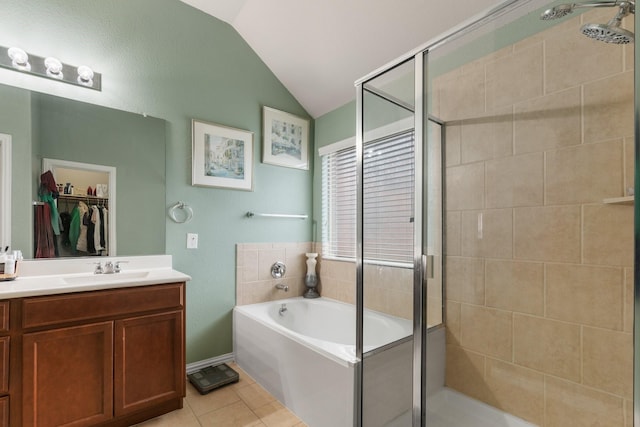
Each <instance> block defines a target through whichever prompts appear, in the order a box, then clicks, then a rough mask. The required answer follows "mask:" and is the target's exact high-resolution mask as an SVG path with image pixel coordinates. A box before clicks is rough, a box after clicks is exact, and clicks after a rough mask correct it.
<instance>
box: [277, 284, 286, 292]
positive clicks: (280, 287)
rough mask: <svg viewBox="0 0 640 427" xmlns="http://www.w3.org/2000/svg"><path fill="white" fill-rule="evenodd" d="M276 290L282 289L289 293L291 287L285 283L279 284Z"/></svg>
mask: <svg viewBox="0 0 640 427" xmlns="http://www.w3.org/2000/svg"><path fill="white" fill-rule="evenodd" d="M276 289H280V290H281V291H285V292H289V285H285V284H284V283H278V284H277V285H276Z"/></svg>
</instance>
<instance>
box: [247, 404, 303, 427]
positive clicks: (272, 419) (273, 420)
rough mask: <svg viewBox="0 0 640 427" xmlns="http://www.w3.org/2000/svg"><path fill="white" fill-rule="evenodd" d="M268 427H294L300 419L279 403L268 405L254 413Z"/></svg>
mask: <svg viewBox="0 0 640 427" xmlns="http://www.w3.org/2000/svg"><path fill="white" fill-rule="evenodd" d="M253 412H254V413H255V414H256V415H257V416H258V417H259V418H260V421H262V422H263V423H264V424H265V425H266V426H267V427H293V426H296V425H298V423H300V422H301V421H300V418H298V417H296V416H295V415H294V414H292V413H291V412H289V410H287V408H285V407H284V406H282V405H281V404H280V403H279V402H271V403H267V404H266V405H264V406H261V407H259V408H256V409H255V410H254V411H253Z"/></svg>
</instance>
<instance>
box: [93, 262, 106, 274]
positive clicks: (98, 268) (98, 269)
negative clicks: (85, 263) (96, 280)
mask: <svg viewBox="0 0 640 427" xmlns="http://www.w3.org/2000/svg"><path fill="white" fill-rule="evenodd" d="M94 264H95V265H96V269H95V270H93V274H102V273H104V270H103V269H102V263H101V262H94Z"/></svg>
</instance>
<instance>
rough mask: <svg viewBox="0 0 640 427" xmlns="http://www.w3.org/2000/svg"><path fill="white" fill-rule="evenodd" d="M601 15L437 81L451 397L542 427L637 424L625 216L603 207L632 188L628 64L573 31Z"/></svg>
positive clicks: (627, 56) (619, 53)
mask: <svg viewBox="0 0 640 427" xmlns="http://www.w3.org/2000/svg"><path fill="white" fill-rule="evenodd" d="M611 12H612V10H611V9H606V10H605V11H601V10H596V11H594V12H590V13H588V14H584V15H582V16H578V17H575V18H573V19H571V20H569V21H567V22H565V23H562V24H560V25H557V26H556V27H554V28H552V29H549V30H547V31H545V32H543V33H539V34H537V35H535V36H533V37H531V38H529V39H527V40H524V41H522V42H519V43H516V44H514V45H512V46H508V47H507V48H504V49H501V50H500V51H498V52H496V53H494V54H492V55H490V56H488V57H486V58H482V59H480V60H475V61H474V62H472V63H470V64H466V65H464V66H462V67H460V68H458V69H455V70H453V71H450V72H448V73H447V74H445V75H442V76H440V77H438V78H436V79H435V80H434V82H433V84H434V85H433V88H434V103H433V105H434V113H435V114H436V115H438V116H439V117H440V118H441V119H443V120H445V122H446V123H447V126H446V141H447V148H446V155H447V169H446V179H447V182H446V200H447V206H446V211H447V212H446V220H447V229H446V234H447V240H446V262H445V264H446V276H445V277H446V310H447V313H446V323H447V329H446V331H447V369H446V383H447V385H448V386H449V387H452V388H454V389H456V390H458V391H461V392H463V393H465V394H467V395H469V396H471V397H474V398H477V399H479V400H482V401H484V402H486V403H488V404H490V405H493V406H496V407H498V408H501V409H504V410H506V411H508V412H510V413H513V414H514V415H517V416H519V417H521V418H524V419H526V420H528V421H531V422H533V423H535V424H538V425H540V426H544V427H556V426H562V427H568V426H589V425H591V426H594V425H598V426H611V427H625V426H628V427H630V426H632V423H633V421H632V415H631V414H632V379H633V378H632V354H633V347H632V334H631V332H632V322H633V312H632V309H633V306H632V303H633V276H632V273H633V270H632V266H633V207H632V206H624V205H622V206H621V205H610V204H603V203H602V200H603V199H604V198H611V197H621V196H624V195H625V191H626V190H625V189H626V188H627V187H632V186H633V154H634V153H633V132H634V129H633V74H632V69H633V50H632V48H630V47H628V46H625V47H621V46H616V45H609V44H605V43H598V42H595V41H592V40H589V39H587V38H585V37H583V36H582V35H581V34H580V32H579V27H580V25H581V23H583V22H586V21H589V22H607V21H608V20H609V19H610V18H611ZM628 21H630V20H628ZM625 27H627V28H628V27H633V22H625Z"/></svg>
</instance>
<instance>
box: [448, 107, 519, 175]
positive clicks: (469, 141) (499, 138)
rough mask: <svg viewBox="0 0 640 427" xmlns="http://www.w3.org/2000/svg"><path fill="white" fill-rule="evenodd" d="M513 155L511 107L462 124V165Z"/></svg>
mask: <svg viewBox="0 0 640 427" xmlns="http://www.w3.org/2000/svg"><path fill="white" fill-rule="evenodd" d="M512 153H513V111H512V109H511V107H509V108H507V109H504V108H503V109H500V110H497V111H496V112H495V113H494V114H491V115H488V116H483V117H478V118H474V119H471V120H464V121H463V122H462V130H461V143H460V155H461V160H462V163H471V162H477V161H479V160H487V159H496V158H500V157H505V156H510V155H511V154H512Z"/></svg>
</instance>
